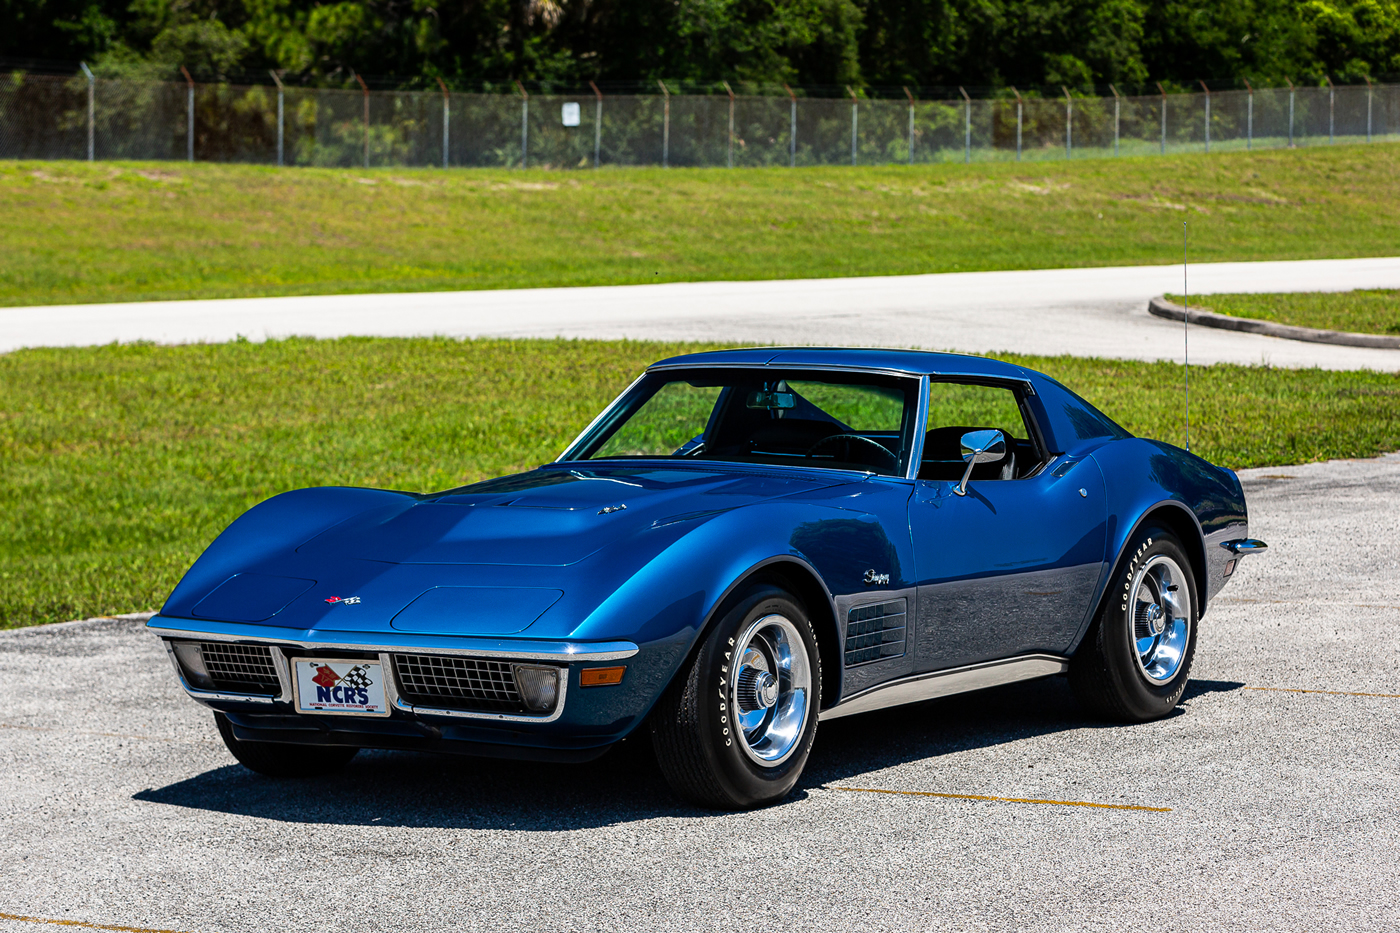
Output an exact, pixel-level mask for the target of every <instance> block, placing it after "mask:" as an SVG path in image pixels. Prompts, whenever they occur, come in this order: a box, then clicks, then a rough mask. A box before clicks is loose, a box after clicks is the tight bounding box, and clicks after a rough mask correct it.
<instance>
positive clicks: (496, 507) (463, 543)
mask: <svg viewBox="0 0 1400 933" xmlns="http://www.w3.org/2000/svg"><path fill="white" fill-rule="evenodd" d="M850 481H851V480H850V479H848V478H843V477H839V476H834V475H833V476H824V475H811V476H801V477H794V476H790V475H789V476H783V475H774V474H770V473H736V472H733V471H731V470H705V469H694V470H677V469H664V468H662V469H645V468H590V469H587V470H584V469H557V468H551V469H540V470H535V471H532V472H530V473H523V474H518V475H515V476H508V477H503V478H501V479H496V480H488V481H487V482H484V483H477V484H475V485H473V486H466V487H463V488H461V489H457V490H453V491H452V492H450V493H448V494H444V495H440V496H435V497H430V498H428V499H425V500H422V501H419V502H417V503H416V504H414V505H413V506H412V507H410V508H407V509H401V508H393V507H390V508H383V509H377V510H371V511H369V512H365V513H362V514H360V515H357V516H355V517H353V518H351V519H348V520H346V521H344V522H341V523H340V524H339V525H336V526H334V527H332V528H330V529H328V530H327V531H325V532H323V533H322V534H319V535H317V536H316V537H314V538H312V539H311V540H310V541H307V542H305V543H304V544H302V545H301V546H300V547H298V548H297V553H298V554H299V555H303V556H304V557H306V558H310V559H316V558H326V557H342V558H349V559H359V560H369V561H379V562H386V563H392V564H478V565H480V564H488V565H490V564H495V565H504V566H556V567H557V566H567V565H569V564H574V563H577V562H578V561H581V560H583V559H584V558H586V557H588V556H589V555H591V554H594V553H596V552H597V551H599V550H600V549H602V548H604V547H607V546H608V545H609V544H611V543H613V542H615V541H618V540H620V539H622V538H624V537H627V536H630V535H632V534H635V533H636V532H638V531H641V530H642V529H644V528H647V527H657V526H662V525H666V524H669V523H673V522H677V521H686V520H689V519H694V518H697V517H701V516H705V515H710V514H714V513H717V512H722V511H726V510H729V509H733V508H738V507H739V506H743V505H749V504H752V503H755V502H761V501H764V500H767V499H773V498H777V497H780V496H788V495H793V494H795V493H799V492H805V491H808V490H812V489H817V488H820V487H823V486H832V485H838V484H841V483H846V482H850Z"/></svg>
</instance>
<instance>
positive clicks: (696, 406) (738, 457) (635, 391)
mask: <svg viewBox="0 0 1400 933" xmlns="http://www.w3.org/2000/svg"><path fill="white" fill-rule="evenodd" d="M917 400H918V382H917V381H916V380H914V379H911V378H907V377H906V378H900V377H897V376H881V375H875V374H872V373H849V374H848V373H833V372H823V371H804V370H789V371H784V370H775V369H770V368H763V369H695V370H675V371H669V372H657V373H649V374H647V375H646V376H645V377H644V378H643V379H642V380H641V381H640V382H638V383H637V385H636V386H634V387H633V388H632V390H631V391H630V392H629V393H627V395H626V396H624V397H623V398H622V399H621V400H620V401H619V402H618V404H617V405H616V406H614V408H613V409H612V410H611V411H610V412H609V413H608V416H607V417H606V418H604V419H603V420H602V421H601V422H600V423H599V424H597V425H595V426H594V428H593V429H592V430H591V431H589V432H588V434H586V435H585V436H584V437H583V438H581V439H580V440H579V442H578V443H577V444H575V445H574V446H573V447H572V448H570V449H569V450H568V451H566V452H565V454H564V456H563V457H562V458H561V459H565V460H601V459H619V458H635V457H647V458H656V457H665V458H684V459H690V460H725V461H731V462H739V463H770V464H785V465H797V466H815V467H826V468H830V469H843V470H860V471H862V472H873V473H882V474H885V475H889V476H902V475H904V472H905V468H906V466H907V463H908V456H909V439H910V437H911V436H912V423H913V420H914V412H915V409H916V408H917Z"/></svg>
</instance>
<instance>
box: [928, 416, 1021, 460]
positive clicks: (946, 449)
mask: <svg viewBox="0 0 1400 933" xmlns="http://www.w3.org/2000/svg"><path fill="white" fill-rule="evenodd" d="M994 430H998V429H997V428H987V427H977V426H975V425H968V426H958V425H950V426H948V427H943V428H934V429H933V430H932V431H929V432H928V433H926V434H925V435H924V455H923V459H925V460H961V459H962V437H963V435H964V434H967V433H969V432H971V431H994ZM1007 440H1008V441H1010V438H1007ZM1006 452H1007V453H1008V454H1009V453H1010V452H1011V445H1010V444H1009V443H1008V444H1007V446H1006ZM1005 459H1006V457H1005V456H1002V457H1001V459H1000V460H994V461H992V462H993V463H1000V462H1001V460H1005Z"/></svg>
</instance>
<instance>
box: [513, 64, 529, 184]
mask: <svg viewBox="0 0 1400 933" xmlns="http://www.w3.org/2000/svg"><path fill="white" fill-rule="evenodd" d="M515 86H516V87H517V88H518V89H519V90H520V167H521V168H529V167H530V94H529V92H527V91H526V90H525V85H523V84H521V83H520V82H519V81H516V82H515Z"/></svg>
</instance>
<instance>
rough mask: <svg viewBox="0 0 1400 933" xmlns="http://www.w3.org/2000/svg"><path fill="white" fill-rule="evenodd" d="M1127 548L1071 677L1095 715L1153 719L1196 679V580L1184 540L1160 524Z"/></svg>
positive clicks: (1074, 660) (1073, 661) (1082, 700)
mask: <svg viewBox="0 0 1400 933" xmlns="http://www.w3.org/2000/svg"><path fill="white" fill-rule="evenodd" d="M1128 553H1129V554H1130V555H1131V556H1130V557H1129V559H1128V561H1127V563H1126V565H1125V566H1124V567H1122V568H1120V569H1119V571H1118V574H1117V576H1116V577H1115V578H1114V580H1113V583H1112V584H1111V585H1110V589H1109V591H1108V593H1107V595H1106V596H1105V604H1104V607H1103V610H1102V611H1101V612H1100V613H1099V617H1098V619H1097V620H1096V621H1095V622H1094V626H1093V628H1091V629H1090V630H1089V634H1088V635H1086V636H1085V638H1084V643H1083V644H1082V645H1080V647H1079V650H1078V651H1077V652H1075V655H1074V657H1073V658H1072V659H1071V660H1070V668H1069V680H1070V686H1071V687H1072V688H1073V690H1074V693H1075V695H1076V696H1077V697H1078V698H1079V701H1080V703H1082V704H1083V705H1084V706H1085V707H1086V708H1087V709H1088V710H1089V711H1090V712H1092V713H1094V714H1096V715H1098V716H1100V717H1102V718H1104V719H1114V720H1118V721H1119V722H1147V721H1148V720H1152V719H1160V718H1161V717H1163V716H1165V715H1167V714H1168V713H1170V712H1171V711H1172V710H1173V709H1175V708H1176V705H1177V704H1178V703H1179V702H1181V694H1182V692H1183V691H1185V689H1186V682H1187V680H1188V679H1190V675H1191V661H1192V660H1193V658H1194V657H1195V654H1196V620H1197V617H1198V615H1199V613H1198V611H1197V608H1196V607H1197V605H1198V603H1197V588H1196V578H1195V575H1194V574H1193V573H1192V572H1191V561H1190V559H1189V558H1188V557H1187V556H1186V551H1185V549H1184V548H1183V547H1182V546H1181V542H1180V541H1179V540H1178V539H1177V538H1176V536H1175V535H1173V534H1172V533H1171V532H1169V531H1165V530H1163V529H1161V528H1149V529H1145V530H1143V531H1140V532H1139V533H1138V535H1137V537H1136V538H1135V539H1134V540H1133V543H1132V544H1131V545H1130V550H1129V552H1128Z"/></svg>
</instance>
